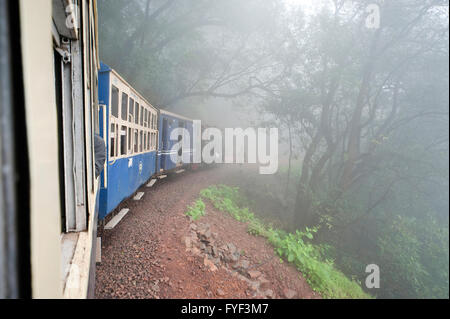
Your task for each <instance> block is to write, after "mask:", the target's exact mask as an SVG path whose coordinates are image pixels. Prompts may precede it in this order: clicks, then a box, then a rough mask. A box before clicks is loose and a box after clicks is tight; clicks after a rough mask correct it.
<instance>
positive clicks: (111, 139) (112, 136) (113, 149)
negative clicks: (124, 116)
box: [109, 124, 116, 157]
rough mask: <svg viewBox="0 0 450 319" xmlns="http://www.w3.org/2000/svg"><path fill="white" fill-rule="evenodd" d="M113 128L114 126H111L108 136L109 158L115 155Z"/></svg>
mask: <svg viewBox="0 0 450 319" xmlns="http://www.w3.org/2000/svg"><path fill="white" fill-rule="evenodd" d="M114 128H115V126H114V124H111V130H110V132H109V136H110V143H109V149H110V153H109V156H110V157H114V154H115V147H114V146H115V145H116V139H115V138H116V134H115V130H114Z"/></svg>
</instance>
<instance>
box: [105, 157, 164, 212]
mask: <svg viewBox="0 0 450 319" xmlns="http://www.w3.org/2000/svg"><path fill="white" fill-rule="evenodd" d="M155 160H156V151H153V152H148V153H144V154H138V155H133V156H130V157H126V158H121V159H117V160H115V161H111V162H109V163H108V167H107V169H108V172H107V174H108V187H107V188H103V189H102V190H101V193H100V212H99V218H100V219H103V218H104V217H105V216H106V215H108V214H109V213H110V212H112V211H113V210H114V209H115V208H116V207H117V206H118V205H119V204H120V203H121V202H122V201H123V200H124V199H126V198H127V197H129V196H131V195H132V194H133V193H134V192H135V191H136V190H137V189H138V188H139V187H140V186H141V185H142V184H144V183H145V182H146V181H148V180H149V178H150V177H151V176H152V175H153V174H155V169H156V168H155Z"/></svg>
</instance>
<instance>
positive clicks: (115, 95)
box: [111, 85, 119, 118]
mask: <svg viewBox="0 0 450 319" xmlns="http://www.w3.org/2000/svg"><path fill="white" fill-rule="evenodd" d="M111 115H112V116H114V117H117V118H118V117H119V89H118V88H116V87H115V86H114V85H113V86H112V87H111Z"/></svg>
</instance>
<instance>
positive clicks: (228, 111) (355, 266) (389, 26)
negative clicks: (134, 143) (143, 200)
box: [98, 0, 449, 298]
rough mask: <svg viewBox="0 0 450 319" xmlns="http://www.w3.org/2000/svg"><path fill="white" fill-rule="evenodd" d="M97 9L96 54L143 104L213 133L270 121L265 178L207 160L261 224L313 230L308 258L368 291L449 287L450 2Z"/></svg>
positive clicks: (439, 291)
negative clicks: (274, 164) (370, 278)
mask: <svg viewBox="0 0 450 319" xmlns="http://www.w3.org/2000/svg"><path fill="white" fill-rule="evenodd" d="M98 7H99V8H98V9H99V36H100V42H99V52H100V57H101V59H102V61H104V62H105V63H107V64H108V65H110V66H111V67H112V68H114V69H116V70H117V71H118V72H119V73H120V74H121V75H122V76H123V77H124V78H125V79H126V80H127V81H128V82H130V83H131V84H132V85H133V86H134V87H135V88H136V89H137V90H138V91H139V92H140V93H141V94H142V95H143V96H144V97H145V98H146V99H147V100H148V101H149V102H150V103H152V104H153V105H154V106H156V107H159V108H163V109H167V110H169V111H172V112H177V113H179V114H182V115H185V116H187V117H190V118H193V119H201V120H202V122H204V123H207V124H208V125H209V126H215V127H219V128H221V129H222V128H226V127H229V128H236V127H241V128H247V127H253V128H258V127H267V128H269V127H275V128H278V130H279V156H278V157H279V167H278V171H277V173H276V174H272V175H261V174H259V173H258V170H257V167H258V165H251V164H246V165H223V166H224V167H221V165H220V164H217V166H216V167H217V169H226V170H229V174H228V179H227V181H224V183H226V184H228V185H230V186H235V187H239V190H240V191H239V192H240V195H242V198H245V202H246V205H248V206H249V208H250V209H251V211H252V212H254V214H255V215H256V216H258V218H259V220H260V221H261V222H262V223H264V224H265V225H272V227H273V228H276V229H279V230H280V234H281V233H283V234H286V233H288V232H291V233H295V231H296V230H298V231H299V232H304V233H305V234H308V235H305V236H306V237H304V241H305V243H308V244H305V245H310V246H302V247H298V251H299V252H303V250H302V249H304V247H313V248H311V249H314V258H317V260H320V262H321V263H323V264H326V266H323V264H319V266H317V267H324V268H323V269H324V270H323V272H326V271H328V270H327V269H330V268H326V267H333V269H335V270H336V271H338V272H342V273H343V274H344V275H345V276H346V277H347V278H351V279H353V280H354V281H355V282H357V283H358V284H359V285H360V286H361V288H362V289H363V290H364V291H365V292H366V293H368V294H370V295H371V296H373V297H378V298H448V297H449V293H448V287H449V279H448V268H449V237H448V227H449V215H448V209H449V175H448V174H449V167H448V162H449V141H448V130H449V92H448V88H449V86H448V81H449V80H448V78H449V74H448V73H449V72H448V71H449V66H448V58H449V42H448V41H449V40H448V31H449V26H448V18H449V6H448V1H437V0H425V1H424V0H395V1H394V0H392V1H376V0H373V1H371V0H355V1H341V0H334V1H331V0H330V1H313V0H308V1H306V0H303V1H302V0H284V1H281V0H278V1H276V0H245V1H243V0H216V1H209V0H186V1H177V0H99V1H98ZM215 169H216V168H215ZM242 198H241V199H242ZM308 254H310V255H308V256H311V254H312V253H310V250H308ZM295 258H296V257H293V263H294V264H295V263H296V259H295ZM299 258H300V257H299ZM308 258H309V257H308ZM311 258H312V257H311ZM289 259H291V258H289ZM369 264H376V265H377V266H378V267H379V269H380V273H381V282H382V284H381V286H380V287H379V288H377V289H370V287H367V285H365V284H364V283H365V278H366V276H367V273H366V272H365V270H366V266H367V265H369ZM296 265H298V268H301V267H306V270H305V272H306V273H308V272H314V271H315V270H314V269H316V268H314V267H312V266H311V267H310V266H309V265H305V264H303V263H302V262H301V261H299V262H298V264H296ZM330 265H331V266H330ZM321 269H322V268H321ZM333 271H334V270H333ZM310 276H311V277H310V278H315V277H314V274H310ZM317 278H319V277H317ZM330 278H332V276H330ZM319 279H320V280H324V279H323V278H322V277H320V278H319ZM330 280H332V279H330ZM319 288H320V287H319ZM329 297H336V296H334V295H332V294H330V295H329Z"/></svg>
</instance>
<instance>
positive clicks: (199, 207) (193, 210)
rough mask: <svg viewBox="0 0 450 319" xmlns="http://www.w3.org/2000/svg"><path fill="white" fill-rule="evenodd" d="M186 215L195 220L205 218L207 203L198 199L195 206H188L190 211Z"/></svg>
mask: <svg viewBox="0 0 450 319" xmlns="http://www.w3.org/2000/svg"><path fill="white" fill-rule="evenodd" d="M185 214H186V215H187V216H190V217H191V218H192V219H193V220H197V219H199V218H200V217H202V216H205V203H204V202H203V201H202V200H201V199H197V200H196V201H195V203H194V206H188V211H187V212H186V213H185Z"/></svg>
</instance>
